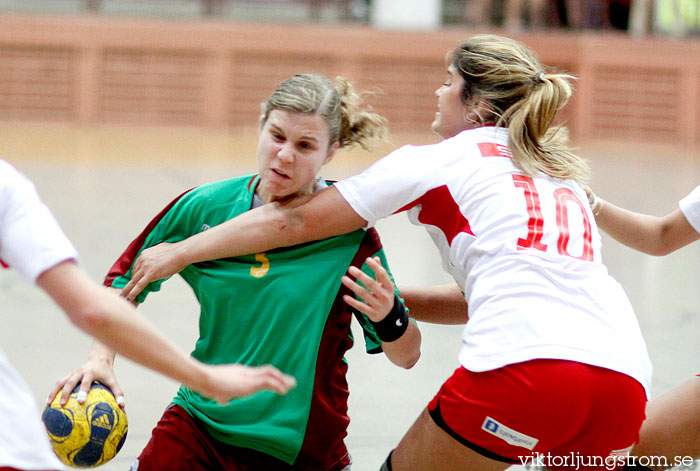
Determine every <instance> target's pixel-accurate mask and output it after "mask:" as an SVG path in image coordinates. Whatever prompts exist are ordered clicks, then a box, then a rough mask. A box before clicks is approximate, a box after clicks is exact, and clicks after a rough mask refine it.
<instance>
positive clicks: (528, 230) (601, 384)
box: [123, 35, 651, 471]
mask: <svg viewBox="0 0 700 471" xmlns="http://www.w3.org/2000/svg"><path fill="white" fill-rule="evenodd" d="M570 79H571V77H569V76H567V75H563V74H558V73H550V72H548V71H547V70H545V69H544V67H543V66H542V65H541V64H540V63H539V61H538V60H537V59H536V58H535V57H534V56H533V54H532V53H531V52H530V51H529V50H528V49H527V48H526V47H524V46H523V45H521V44H520V43H518V42H516V41H513V40H511V39H508V38H503V37H498V36H492V35H479V36H475V37H471V38H468V39H466V40H464V41H462V42H461V43H459V44H458V45H457V47H456V48H455V49H454V50H453V51H452V52H451V53H450V54H449V55H448V67H447V81H446V82H445V83H444V84H443V85H442V86H441V87H440V88H438V90H437V91H436V95H437V101H438V113H437V114H436V115H435V120H434V121H433V125H432V127H433V129H434V130H435V131H436V132H437V133H438V134H439V135H440V136H442V137H443V138H444V140H443V141H441V142H440V143H438V144H434V145H424V146H406V147H402V148H400V149H398V150H396V151H394V152H392V153H391V154H389V155H388V156H387V157H385V158H383V159H381V160H379V161H378V162H377V163H376V164H374V165H373V166H372V167H371V168H369V169H368V170H366V171H365V172H363V173H361V174H360V175H357V176H355V177H352V178H349V179H347V180H344V181H340V182H339V183H338V184H337V185H335V186H334V187H333V188H331V189H328V190H323V191H321V192H318V193H316V194H315V195H314V196H312V197H309V198H308V201H307V202H306V203H305V204H301V205H295V207H290V206H289V205H288V206H284V205H280V204H273V205H265V206H263V207H262V208H260V209H259V210H256V211H251V212H248V213H246V214H245V215H243V216H241V217H239V218H235V219H233V220H231V221H229V222H227V223H226V224H222V225H221V226H219V227H217V228H214V229H212V230H210V231H207V232H206V233H203V234H198V235H196V236H193V237H192V238H190V239H187V240H185V241H182V242H181V243H178V244H175V245H164V246H156V247H154V248H153V249H151V250H150V251H149V252H146V253H145V254H143V255H142V259H141V261H140V262H137V265H136V266H135V267H134V274H133V279H132V283H131V284H130V285H128V286H126V287H125V289H124V291H123V294H124V295H126V296H127V297H133V296H134V295H135V293H137V292H139V291H140V290H141V288H142V286H143V284H144V283H145V282H148V281H149V280H152V279H158V278H161V277H163V276H167V275H168V274H171V273H173V272H176V271H178V270H179V269H181V268H182V266H185V265H187V264H188V263H191V262H194V261H199V260H209V259H216V258H220V257H222V256H230V255H234V254H240V253H255V252H259V251H262V250H266V249H269V248H270V247H274V246H279V245H290V244H296V243H300V242H302V241H306V240H314V239H320V238H324V237H328V236H330V235H334V234H340V233H344V232H347V231H350V230H354V229H357V228H358V227H365V226H368V225H370V226H371V225H372V224H374V223H375V221H376V220H378V219H380V218H383V217H387V216H389V215H391V214H394V213H396V212H400V211H408V214H409V218H410V219H411V221H412V222H413V223H415V224H417V225H422V226H424V227H425V228H426V230H427V231H428V232H429V234H430V235H431V236H432V238H433V240H434V242H435V244H436V245H437V247H438V248H439V250H440V253H441V255H442V260H443V265H444V268H445V270H446V271H448V272H449V273H450V274H452V276H453V277H454V279H455V281H456V282H457V287H456V288H453V289H447V290H445V289H441V291H439V292H437V291H435V292H429V293H428V294H430V295H431V296H433V295H434V296H435V298H434V299H438V300H440V301H444V302H445V303H446V304H447V305H453V306H459V305H462V306H464V301H465V300H466V302H467V304H468V306H469V314H468V317H469V319H468V321H467V323H466V326H465V329H464V333H463V338H462V348H461V351H460V353H459V362H460V364H461V367H460V368H458V369H457V370H456V371H455V373H454V375H453V376H452V377H451V378H450V379H448V380H447V382H445V384H444V385H443V387H442V388H441V390H440V391H439V392H438V393H437V395H436V396H435V398H434V400H433V401H432V402H431V403H430V405H429V406H428V407H427V408H426V409H425V410H424V411H423V413H422V414H421V415H420V416H419V418H418V419H417V421H416V422H415V423H414V425H413V426H412V427H411V428H410V429H409V431H408V432H407V433H406V435H405V436H404V437H403V439H402V440H401V442H400V443H399V444H398V446H397V448H396V449H395V450H394V451H393V454H390V456H389V457H388V458H387V461H386V462H385V463H384V465H383V467H382V469H393V470H396V471H405V470H428V469H429V470H438V471H439V470H461V469H488V470H499V469H505V468H507V467H508V466H510V465H511V464H514V463H522V462H530V463H533V462H534V463H535V464H542V465H544V466H547V467H548V468H550V469H558V468H566V467H571V466H578V467H579V468H587V469H603V468H605V467H608V468H609V467H610V466H611V465H612V464H611V461H615V460H619V461H620V462H622V461H623V457H624V456H625V455H626V453H627V452H628V451H629V449H631V447H632V445H633V444H634V443H635V442H636V441H637V438H638V430H639V427H640V425H641V423H642V420H643V418H644V407H645V403H646V395H645V390H648V388H649V381H650V377H651V365H650V362H649V357H648V354H647V351H646V346H645V344H644V340H643V339H642V336H641V333H640V330H639V326H638V324H637V321H636V318H635V314H634V312H633V310H632V307H631V306H630V303H629V301H628V299H627V296H626V295H625V293H624V291H623V290H622V288H621V287H620V285H619V284H618V283H617V282H616V281H615V280H614V279H612V278H611V277H610V276H609V275H608V273H607V269H606V268H605V266H604V265H603V264H602V262H601V258H600V235H599V233H598V230H597V228H596V225H595V220H594V218H593V215H592V213H591V210H590V207H589V205H588V202H587V199H586V194H585V192H584V190H583V189H582V187H581V185H580V182H581V181H583V180H584V179H585V177H586V176H587V171H588V168H587V166H586V164H585V163H584V162H583V161H582V160H581V159H579V158H578V157H577V156H575V155H574V154H572V153H571V152H570V150H569V148H568V147H567V140H566V132H565V129H563V128H561V127H558V126H554V125H553V121H554V119H555V117H556V113H557V112H558V111H559V110H560V109H561V108H562V107H563V106H564V105H565V104H566V102H567V100H568V98H569V97H570V95H571V85H570V83H569V81H570ZM271 227H275V228H277V229H278V230H270V228H271ZM426 291H428V290H426ZM460 292H461V293H460ZM424 294H425V293H424ZM458 295H459V296H460V297H461V296H462V295H463V297H464V299H457V298H458ZM406 296H407V297H406V302H407V305H408V306H411V302H412V298H413V299H415V297H413V296H410V297H409V295H408V294H407V295H406ZM422 299H427V298H422ZM411 309H412V313H413V314H414V316H415V317H416V318H418V319H420V318H421V317H423V318H426V317H430V314H431V312H428V311H430V310H426V312H424V314H425V315H424V316H421V315H420V313H419V311H420V310H421V308H420V307H418V306H417V305H413V306H412V307H411ZM451 312H454V313H456V315H455V316H454V317H455V319H454V321H455V322H460V321H461V322H464V319H465V318H466V315H465V313H464V312H463V310H462V311H461V312H460V310H459V309H454V310H453V311H451ZM439 320H440V321H442V322H444V321H446V319H445V318H444V317H441V318H440V319H439ZM447 320H449V319H447ZM533 460H537V461H533ZM613 464H614V463H613Z"/></svg>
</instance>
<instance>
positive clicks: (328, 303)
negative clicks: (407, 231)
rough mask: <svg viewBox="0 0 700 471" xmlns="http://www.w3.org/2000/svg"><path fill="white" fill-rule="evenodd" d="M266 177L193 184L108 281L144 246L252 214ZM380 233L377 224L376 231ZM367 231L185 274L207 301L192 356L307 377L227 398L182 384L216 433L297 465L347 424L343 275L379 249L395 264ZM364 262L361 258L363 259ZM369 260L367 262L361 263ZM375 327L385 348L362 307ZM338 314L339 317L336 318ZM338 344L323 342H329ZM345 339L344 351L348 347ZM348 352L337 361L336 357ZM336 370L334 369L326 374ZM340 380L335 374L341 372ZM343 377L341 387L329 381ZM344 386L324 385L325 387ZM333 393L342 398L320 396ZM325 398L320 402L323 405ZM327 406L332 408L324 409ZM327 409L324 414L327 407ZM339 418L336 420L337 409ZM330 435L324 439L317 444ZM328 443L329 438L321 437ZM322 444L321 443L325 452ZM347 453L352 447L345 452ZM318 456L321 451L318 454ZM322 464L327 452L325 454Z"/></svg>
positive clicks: (126, 270) (188, 403)
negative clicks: (282, 388) (221, 400)
mask: <svg viewBox="0 0 700 471" xmlns="http://www.w3.org/2000/svg"><path fill="white" fill-rule="evenodd" d="M257 181H258V177H257V176H245V177H238V178H232V179H228V180H223V181H219V182H213V183H209V184H206V185H202V186H200V187H197V188H195V189H193V190H190V191H188V192H186V193H184V194H182V195H180V197H178V198H177V199H176V200H175V201H173V202H172V203H171V204H170V205H169V206H168V207H166V208H165V210H163V211H162V212H161V213H160V214H159V215H158V216H157V217H156V218H155V219H154V220H153V221H152V222H151V223H150V224H149V225H148V227H147V228H146V229H145V230H144V232H143V233H142V234H141V235H140V236H139V237H138V238H137V239H136V240H134V242H132V244H131V245H130V246H129V248H128V249H127V250H126V252H125V253H124V254H123V255H122V256H121V257H120V259H119V260H118V261H117V262H116V263H115V265H114V266H113V268H112V270H111V271H110V274H109V275H108V276H107V278H106V280H105V284H107V285H108V286H113V287H117V288H121V287H123V286H125V285H126V283H127V282H128V281H129V279H130V274H131V264H132V262H133V261H134V260H135V259H136V257H137V256H138V254H139V253H140V252H141V250H143V249H145V248H148V247H151V246H154V245H156V244H159V243H161V242H177V241H180V240H183V239H185V238H187V237H189V236H192V235H194V234H197V233H198V232H201V231H204V230H207V229H208V228H210V227H213V226H216V225H217V224H221V223H222V222H224V221H227V220H229V219H231V218H233V217H235V216H237V215H239V214H241V213H243V212H245V211H248V210H250V208H251V206H252V202H253V196H254V190H255V186H256V184H257ZM372 232H374V231H372ZM367 239H368V233H367V232H366V231H363V230H359V231H355V232H352V233H350V234H346V235H342V236H338V237H333V238H330V239H326V240H322V241H317V242H312V243H307V244H302V245H298V246H294V247H289V248H281V249H275V250H271V251H269V252H265V253H261V254H255V255H247V256H242V257H233V258H226V259H220V260H215V261H207V262H202V263H196V264H193V265H189V266H188V267H186V268H185V269H184V270H183V271H182V272H181V273H180V275H181V276H182V277H183V278H184V279H185V281H186V282H187V283H188V284H189V286H190V287H191V288H192V290H193V292H194V295H195V296H196V297H197V300H198V301H199V303H200V305H201V313H200V320H199V339H198V340H197V343H196V345H195V349H194V351H193V352H192V356H193V357H194V358H196V359H198V360H200V361H202V362H204V363H209V364H221V363H241V364H245V365H263V364H272V365H274V366H276V367H277V368H279V369H280V370H282V371H284V372H285V373H288V374H290V375H293V376H294V377H295V378H296V379H297V387H296V388H294V389H293V390H291V391H290V392H289V393H288V394H287V395H285V396H278V395H276V394H274V393H272V392H269V391H262V392H258V393H256V394H254V395H252V396H249V397H245V398H240V399H236V400H233V401H231V402H229V403H228V404H226V405H223V406H222V405H219V404H217V403H216V402H215V401H213V400H210V399H207V398H204V397H202V396H200V395H199V394H197V393H196V392H194V391H192V390H190V389H188V388H186V387H184V386H183V387H181V388H180V390H179V392H178V394H177V396H176V398H175V399H174V402H175V403H176V404H178V405H180V406H182V407H183V408H185V409H186V410H187V412H188V413H189V414H190V415H192V416H193V417H195V418H196V419H198V420H199V421H201V423H202V424H203V425H204V426H205V427H206V429H207V431H208V432H209V433H210V435H211V436H212V437H214V438H216V439H218V440H220V441H222V442H224V443H228V444H231V445H235V446H241V447H246V448H251V449H255V450H258V451H261V452H264V453H267V454H269V455H271V456H274V457H276V458H279V459H281V460H283V461H285V462H287V463H294V461H295V460H296V459H297V456H298V455H299V453H300V450H301V449H302V445H303V444H304V442H305V437H306V436H307V432H308V433H311V431H308V430H307V428H309V427H311V428H314V427H315V428H318V429H323V430H325V432H324V431H323V430H320V433H317V432H314V433H313V435H314V437H320V436H323V435H325V434H328V433H330V434H333V433H335V434H336V435H339V440H338V439H337V438H338V437H336V439H335V440H334V443H337V442H338V441H339V442H340V443H341V444H342V438H343V437H344V436H345V434H346V432H345V429H346V427H347V422H348V419H347V416H346V414H347V384H346V382H345V370H344V368H345V367H346V366H345V364H344V360H343V359H342V355H343V352H344V351H345V350H346V349H347V348H349V347H350V345H352V340H351V339H350V340H348V336H350V335H351V334H350V329H349V322H350V318H351V316H350V315H348V314H345V317H343V314H342V312H346V313H347V312H348V311H349V308H348V306H347V305H346V304H345V303H344V302H342V300H340V299H339V298H340V296H341V294H342V293H350V291H349V290H347V288H344V287H342V285H341V282H340V280H341V277H342V276H343V274H345V272H346V271H347V269H348V267H349V266H350V265H351V263H354V264H356V265H357V266H362V269H363V270H365V271H366V272H367V273H369V274H370V275H372V272H371V270H369V268H368V267H366V266H364V265H363V263H362V262H364V260H365V259H366V257H367V256H373V255H378V256H380V258H381V260H382V262H383V263H384V265H385V266H386V260H385V258H384V254H383V251H382V250H381V245H380V244H379V243H378V239H377V241H376V242H375V243H368V242H367ZM353 260H354V262H353ZM358 260H359V263H358ZM163 281H164V280H160V281H157V282H153V283H151V284H149V285H148V286H147V287H146V289H145V290H144V291H143V292H142V293H141V294H140V295H139V297H138V298H137V301H138V302H142V301H143V300H144V298H145V297H146V296H147V295H148V293H150V292H152V291H158V290H159V289H160V285H161V283H162V282H163ZM356 315H357V317H358V319H359V320H360V324H361V325H362V327H363V329H364V333H365V339H366V345H367V350H368V351H370V352H376V351H381V347H380V341H379V340H378V339H377V338H376V335H375V334H374V331H373V329H372V327H371V324H370V323H369V321H368V320H367V319H366V318H365V317H364V316H362V315H359V313H356ZM329 316H330V317H329ZM336 317H337V318H336ZM324 336H328V337H329V339H333V338H337V340H328V342H327V343H329V345H330V343H333V342H335V343H337V344H338V345H335V346H332V345H330V346H327V347H324V349H325V351H322V350H324V349H322V348H321V343H322V339H323V338H324ZM339 345H340V346H342V348H341V347H340V346H339ZM328 355H331V356H338V358H337V359H328V358H325V357H326V356H328ZM326 370H328V371H326ZM333 378H335V379H333ZM326 381H327V382H331V383H333V382H334V381H335V382H336V383H338V384H331V386H333V387H331V388H328V386H327V385H326V386H324V385H323V384H321V383H322V382H326ZM326 388H327V389H331V390H335V391H337V392H336V393H333V392H329V393H326V392H323V391H322V390H323V389H326ZM324 394H328V395H329V396H332V397H327V398H324V397H317V396H322V395H324ZM319 401H320V402H319ZM317 402H318V403H321V404H325V403H328V404H331V405H332V407H330V406H327V407H328V410H326V411H324V412H323V413H316V414H314V416H323V417H325V418H322V419H319V420H320V422H322V423H312V424H310V425H309V417H310V414H311V408H312V403H317ZM318 407H321V408H322V406H318ZM319 412H320V411H319ZM336 415H337V416H338V417H335V416H336ZM318 440H321V439H319V438H314V439H311V440H307V442H313V441H318ZM321 441H322V440H321ZM331 446H335V447H339V446H340V445H330V444H328V445H322V444H321V443H319V444H314V443H307V444H306V445H304V448H305V449H308V450H306V453H307V454H310V455H314V454H323V453H329V450H323V449H320V448H325V447H331ZM316 448H319V449H316ZM342 452H344V453H346V454H347V451H346V450H345V449H344V445H342V450H339V451H338V452H337V453H342ZM311 460H312V461H315V460H316V457H314V456H312V457H311ZM318 460H319V461H322V457H318Z"/></svg>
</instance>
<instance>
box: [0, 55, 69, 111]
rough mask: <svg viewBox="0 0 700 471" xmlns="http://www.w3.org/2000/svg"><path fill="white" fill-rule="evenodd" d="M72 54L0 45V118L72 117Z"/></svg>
mask: <svg viewBox="0 0 700 471" xmlns="http://www.w3.org/2000/svg"><path fill="white" fill-rule="evenodd" d="M74 63H75V51H73V50H71V49H69V48H52V47H50V46H48V45H47V46H46V47H34V46H21V45H18V46H9V45H8V46H5V45H1V44H0V119H41V120H49V121H52V120H59V121H64V120H70V119H73V118H75V101H74V98H75V93H76V84H75V80H74V76H73V71H74V70H75V66H74Z"/></svg>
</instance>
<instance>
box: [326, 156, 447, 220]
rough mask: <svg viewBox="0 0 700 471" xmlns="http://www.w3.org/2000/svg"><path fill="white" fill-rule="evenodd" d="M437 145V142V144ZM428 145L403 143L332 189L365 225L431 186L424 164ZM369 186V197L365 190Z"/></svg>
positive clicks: (428, 169)
mask: <svg viewBox="0 0 700 471" xmlns="http://www.w3.org/2000/svg"><path fill="white" fill-rule="evenodd" d="M436 146H437V145H436ZM427 152H429V147H427V146H423V147H418V146H404V147H401V148H400V149H397V150H395V151H394V152H392V153H391V154H389V155H387V156H386V157H384V158H382V159H380V160H378V161H377V162H376V163H375V164H374V165H372V167H370V168H369V169H368V170H367V171H365V172H363V173H361V174H359V175H355V176H354V177H351V178H348V179H346V180H341V181H339V182H338V183H336V184H335V185H334V186H335V188H337V189H338V191H340V194H341V195H342V196H343V198H344V199H345V200H346V201H347V202H348V203H349V204H350V206H351V207H352V208H353V210H354V211H355V212H356V213H357V214H358V215H359V216H360V217H362V218H363V219H364V220H366V221H367V222H368V226H373V225H374V224H375V223H376V222H377V220H379V219H382V218H385V217H387V216H390V215H392V214H394V213H397V212H400V211H401V210H402V209H405V208H406V206H411V205H412V204H414V203H415V202H416V201H417V200H419V199H420V197H422V196H423V195H425V193H426V192H427V191H428V190H429V189H430V186H431V182H434V181H436V180H437V179H436V178H429V175H427V173H429V172H431V171H436V170H437V168H436V167H432V168H431V167H430V166H429V165H426V162H427V160H428V157H426V153H427ZM367 188H371V192H372V195H371V197H368V195H367V194H366V191H367V190H366V189H367Z"/></svg>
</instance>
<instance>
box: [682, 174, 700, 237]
mask: <svg viewBox="0 0 700 471" xmlns="http://www.w3.org/2000/svg"><path fill="white" fill-rule="evenodd" d="M678 206H679V207H680V208H681V211H682V212H683V215H684V216H685V218H686V219H687V220H688V222H689V223H690V225H691V226H693V229H695V230H696V231H698V232H699V233H700V185H699V186H698V187H696V188H695V189H694V190H693V191H691V192H690V194H689V195H688V196H686V197H685V198H683V199H682V200H680V201H679V202H678Z"/></svg>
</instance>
